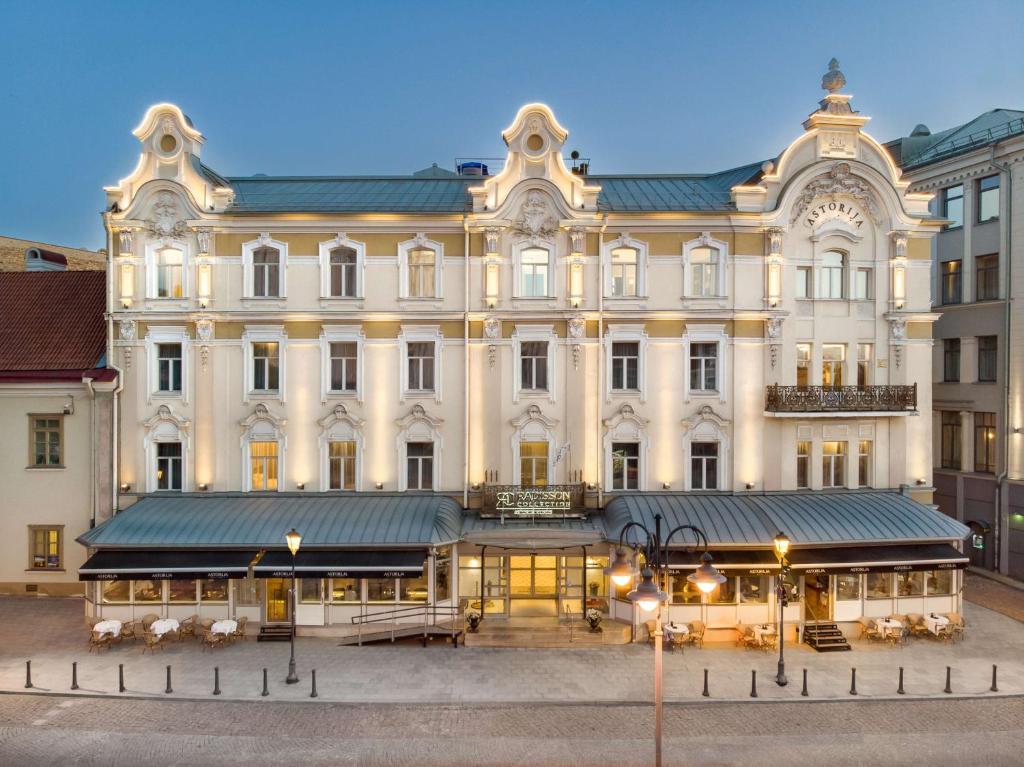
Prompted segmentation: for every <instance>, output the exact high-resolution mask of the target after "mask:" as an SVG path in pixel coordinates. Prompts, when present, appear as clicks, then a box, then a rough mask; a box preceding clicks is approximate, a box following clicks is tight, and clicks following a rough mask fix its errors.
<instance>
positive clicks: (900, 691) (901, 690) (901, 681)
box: [896, 666, 906, 695]
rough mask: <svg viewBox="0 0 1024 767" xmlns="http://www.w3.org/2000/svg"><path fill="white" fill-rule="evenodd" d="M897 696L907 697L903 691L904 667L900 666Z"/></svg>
mask: <svg viewBox="0 0 1024 767" xmlns="http://www.w3.org/2000/svg"><path fill="white" fill-rule="evenodd" d="M896 694H897V695H906V693H905V692H904V691H903V666H900V684H899V687H897V688H896Z"/></svg>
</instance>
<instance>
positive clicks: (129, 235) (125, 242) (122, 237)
mask: <svg viewBox="0 0 1024 767" xmlns="http://www.w3.org/2000/svg"><path fill="white" fill-rule="evenodd" d="M134 239H135V231H134V230H133V229H118V230H117V252H118V253H119V254H120V255H122V256H130V255H132V253H134V252H135V249H134Z"/></svg>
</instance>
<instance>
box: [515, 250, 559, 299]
mask: <svg viewBox="0 0 1024 767" xmlns="http://www.w3.org/2000/svg"><path fill="white" fill-rule="evenodd" d="M548 261H549V258H548V252H547V251H546V250H544V249H543V248H526V249H524V250H523V251H522V252H520V254H519V295H520V296H522V297H524V298H541V297H544V296H547V295H548V272H549V271H550V269H551V266H550V264H549V263H548Z"/></svg>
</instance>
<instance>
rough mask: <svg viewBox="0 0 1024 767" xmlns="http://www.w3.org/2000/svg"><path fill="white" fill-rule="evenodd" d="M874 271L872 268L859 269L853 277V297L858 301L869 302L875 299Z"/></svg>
mask: <svg viewBox="0 0 1024 767" xmlns="http://www.w3.org/2000/svg"><path fill="white" fill-rule="evenodd" d="M872 272H873V270H872V269H870V268H867V269H865V268H858V269H857V271H856V272H855V273H854V275H853V297H854V298H855V299H856V300H858V301H868V300H870V299H872V298H874V295H875V293H874V286H873V284H872V283H873V279H872V277H873V274H872Z"/></svg>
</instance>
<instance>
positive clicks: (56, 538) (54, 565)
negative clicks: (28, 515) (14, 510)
mask: <svg viewBox="0 0 1024 767" xmlns="http://www.w3.org/2000/svg"><path fill="white" fill-rule="evenodd" d="M28 531H29V541H30V546H31V549H30V551H29V560H30V562H31V567H32V569H33V570H60V569H62V568H63V567H64V563H63V562H62V560H61V548H62V541H61V528H60V527H35V526H30V527H29V529H28Z"/></svg>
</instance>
